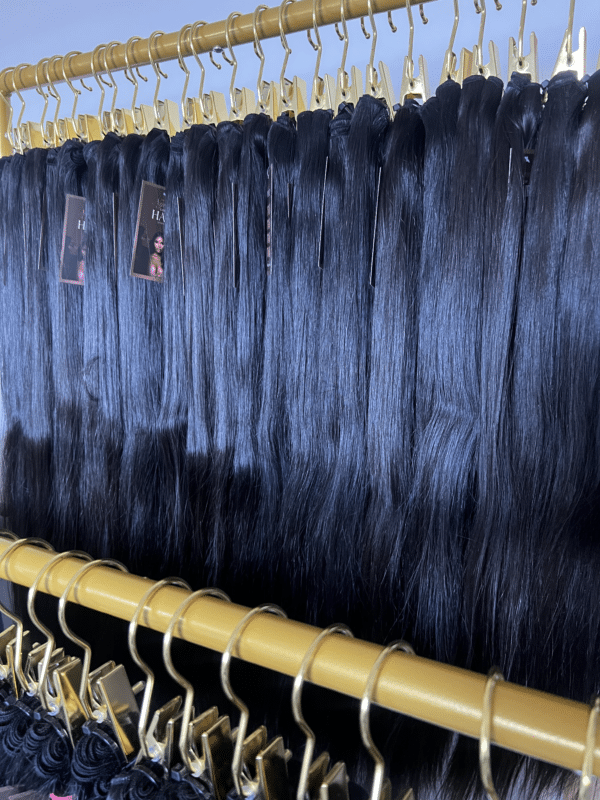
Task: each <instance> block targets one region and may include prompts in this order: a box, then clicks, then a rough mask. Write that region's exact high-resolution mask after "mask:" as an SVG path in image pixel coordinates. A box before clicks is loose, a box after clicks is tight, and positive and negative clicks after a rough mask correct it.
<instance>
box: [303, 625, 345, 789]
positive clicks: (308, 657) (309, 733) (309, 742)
mask: <svg viewBox="0 0 600 800" xmlns="http://www.w3.org/2000/svg"><path fill="white" fill-rule="evenodd" d="M335 633H340V634H343V635H344V636H352V635H353V634H352V631H351V630H350V628H348V627H347V626H346V625H340V624H334V625H329V627H327V628H325V630H323V631H321V633H319V634H318V635H317V637H316V638H315V639H314V640H313V642H312V644H311V645H310V647H309V648H308V650H307V651H306V653H305V654H304V658H303V659H302V664H301V665H300V669H299V670H298V674H297V675H296V677H295V678H294V686H293V689H292V712H293V714H294V719H295V720H296V724H297V725H298V726H299V728H300V730H301V731H302V733H303V734H304V735H305V736H306V743H305V745H304V756H303V758H302V768H301V770H300V778H299V780H298V790H297V792H296V800H306V796H307V788H308V784H309V772H310V766H311V763H312V759H313V754H314V752H315V741H316V739H315V734H314V732H313V730H312V728H311V727H310V726H309V725H308V723H307V722H306V720H305V719H304V714H303V713H302V687H303V685H304V681H305V679H306V674H307V672H308V670H309V669H310V667H311V664H312V662H313V660H314V657H315V655H316V653H317V650H318V649H319V647H320V646H321V643H322V642H323V639H326V638H327V637H328V636H331V635H333V634H335Z"/></svg>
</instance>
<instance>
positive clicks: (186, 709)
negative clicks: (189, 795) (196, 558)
mask: <svg viewBox="0 0 600 800" xmlns="http://www.w3.org/2000/svg"><path fill="white" fill-rule="evenodd" d="M200 597H216V598H218V599H219V600H224V601H225V602H227V603H231V599H230V598H229V597H228V596H227V595H226V594H225V592H222V591H221V590H220V589H213V588H209V589H199V590H198V591H197V592H193V593H192V594H191V595H190V596H189V597H186V599H185V600H184V601H183V603H181V605H180V606H179V608H178V609H177V610H176V611H175V613H174V614H173V617H172V618H171V622H170V623H169V627H168V628H167V631H166V633H165V635H164V636H163V644H162V653H163V661H164V662H165V666H166V668H167V671H168V672H169V675H170V676H171V677H172V678H173V680H174V681H175V682H176V683H178V684H179V685H180V686H181V687H182V688H183V689H185V701H184V704H183V713H182V719H181V729H180V733H179V753H180V755H181V758H182V760H183V763H184V765H185V766H186V767H187V768H188V769H189V770H190V772H191V773H192V775H194V776H195V777H198V776H199V775H201V774H202V772H203V771H204V769H205V768H206V764H205V763H204V761H203V759H202V758H201V757H200V755H199V754H198V751H197V749H196V746H195V742H194V738H195V737H194V736H193V721H192V714H193V713H194V687H193V686H192V684H191V683H190V681H188V680H187V679H186V678H184V677H183V675H181V673H180V672H178V671H177V670H176V669H175V666H174V664H173V659H172V656H171V642H172V641H173V636H174V634H175V630H176V628H177V627H178V626H179V628H181V617H182V616H183V614H185V612H186V611H187V610H188V609H189V608H190V606H191V605H193V603H195V602H196V600H198V599H199V598H200ZM214 721H216V720H214Z"/></svg>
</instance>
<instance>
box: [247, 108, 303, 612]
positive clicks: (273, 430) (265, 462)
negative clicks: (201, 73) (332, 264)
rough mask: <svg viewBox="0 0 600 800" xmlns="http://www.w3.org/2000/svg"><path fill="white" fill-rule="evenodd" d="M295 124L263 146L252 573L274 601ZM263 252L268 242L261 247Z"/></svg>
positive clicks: (285, 121)
mask: <svg viewBox="0 0 600 800" xmlns="http://www.w3.org/2000/svg"><path fill="white" fill-rule="evenodd" d="M295 146H296V123H295V120H294V119H293V118H292V117H291V116H288V115H287V114H282V115H281V116H280V117H279V118H278V119H277V120H274V121H273V123H272V124H271V127H270V128H269V136H268V143H267V152H268V175H267V180H268V181H269V189H268V191H269V195H270V198H269V201H268V206H267V226H268V229H270V250H269V254H268V256H267V263H266V272H267V275H266V285H265V312H264V313H265V318H264V319H265V321H264V338H263V367H262V390H261V396H260V415H259V420H258V460H259V464H260V470H261V475H260V487H261V501H260V507H259V510H258V514H257V525H256V527H257V543H256V545H255V547H254V553H255V564H254V567H253V568H254V570H256V571H258V570H260V571H261V573H262V575H263V576H264V579H263V581H262V587H261V588H262V590H263V592H264V595H263V596H264V597H265V599H266V597H273V598H274V599H275V601H276V602H278V601H279V600H278V599H279V597H281V596H282V594H283V593H284V592H285V588H284V587H283V585H282V574H283V573H282V572H280V571H279V570H280V566H281V560H280V559H281V556H280V552H279V541H280V529H279V526H280V508H281V491H282V485H283V483H282V482H283V480H284V477H283V476H284V475H285V471H286V468H287V463H288V459H287V453H288V444H287V433H288V431H287V421H286V419H285V400H286V389H287V387H286V385H285V377H284V376H285V369H286V365H285V360H286V355H285V345H286V342H287V340H288V335H287V325H288V319H287V317H286V311H287V310H288V309H289V297H288V294H289V272H290V260H291V247H292V234H291V224H290V218H289V214H290V201H291V200H293V198H292V195H291V192H292V191H293V189H292V187H293V185H294V152H295ZM267 248H269V242H267Z"/></svg>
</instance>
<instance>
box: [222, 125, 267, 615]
mask: <svg viewBox="0 0 600 800" xmlns="http://www.w3.org/2000/svg"><path fill="white" fill-rule="evenodd" d="M270 125H271V120H270V119H269V117H267V116H266V115H265V114H250V115H248V116H247V117H245V119H244V123H243V127H242V139H241V150H240V156H239V170H238V177H237V190H236V191H237V203H236V209H235V213H236V218H237V223H236V224H237V235H238V243H237V248H238V276H237V296H236V306H237V309H236V320H235V340H234V343H235V349H234V352H235V362H234V368H235V373H234V378H235V390H234V391H235V398H236V404H237V424H236V427H235V432H234V433H235V440H234V447H233V465H232V468H233V475H232V481H231V487H230V494H229V505H230V508H231V513H230V515H229V517H230V520H231V522H230V525H229V527H228V532H227V538H228V539H229V541H230V542H231V543H232V544H233V545H234V546H233V547H231V548H230V555H229V556H228V558H227V563H228V564H229V569H230V570H231V572H232V575H233V576H234V580H235V585H236V593H238V594H239V596H240V597H243V598H244V602H245V603H251V604H253V603H254V602H255V601H256V603H257V604H258V603H260V602H261V600H262V595H258V594H257V595H256V597H255V589H256V580H255V576H254V570H255V568H256V565H260V563H261V560H262V552H261V549H260V548H261V544H262V542H261V535H260V533H259V531H257V529H256V520H257V513H258V508H259V503H260V469H259V465H258V455H257V450H258V443H257V426H258V417H259V412H260V388H261V383H262V366H263V365H262V347H263V327H264V303H265V283H266V279H267V275H266V246H267V243H266V224H265V210H266V207H267V170H266V160H267V137H268V133H269V128H270ZM256 551H258V552H256Z"/></svg>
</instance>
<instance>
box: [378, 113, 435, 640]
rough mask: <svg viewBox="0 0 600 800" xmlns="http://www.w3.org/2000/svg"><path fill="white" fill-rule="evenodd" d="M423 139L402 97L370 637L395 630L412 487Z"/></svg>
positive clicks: (382, 345)
mask: <svg viewBox="0 0 600 800" xmlns="http://www.w3.org/2000/svg"><path fill="white" fill-rule="evenodd" d="M424 145H425V131H424V128H423V122H422V120H421V109H420V107H419V106H418V105H417V104H416V103H415V102H414V101H408V102H407V103H405V105H404V106H402V107H401V108H399V109H398V111H397V113H396V116H395V117H394V121H393V122H392V124H391V125H390V128H389V130H388V135H387V137H386V141H385V147H384V151H383V156H382V172H381V184H380V190H379V206H378V215H377V228H376V230H375V232H374V240H375V241H374V247H375V248H376V250H375V258H374V260H373V276H372V283H373V284H374V289H373V292H372V294H373V312H372V313H373V318H372V328H371V339H370V352H369V359H370V378H369V406H368V419H367V440H366V451H367V452H366V457H367V469H368V476H369V486H370V497H369V509H368V516H367V519H366V522H365V535H364V544H363V548H364V553H365V556H364V572H365V581H366V582H367V584H366V586H367V590H368V592H367V597H368V603H369V607H370V608H372V609H374V610H375V614H374V623H373V625H372V628H371V631H370V632H369V635H370V636H371V637H372V638H373V639H374V640H376V641H379V640H380V639H382V638H383V639H385V638H387V637H389V635H390V632H391V630H394V629H395V630H396V632H398V630H397V629H398V628H401V624H400V619H399V617H400V615H401V610H402V606H403V602H402V586H403V582H404V580H405V576H404V575H403V574H402V573H403V570H402V564H401V562H400V561H399V560H398V557H397V556H398V553H401V552H402V541H403V538H404V536H405V534H406V531H405V526H404V522H405V518H406V515H407V510H408V498H409V494H410V490H411V486H412V456H413V454H412V443H413V436H414V425H415V421H414V408H415V376H414V369H415V361H416V354H417V353H416V349H417V347H416V345H417V338H416V324H417V320H416V309H415V302H414V301H415V294H416V282H417V278H418V266H419V263H420V258H421V242H422V238H423V151H424Z"/></svg>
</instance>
